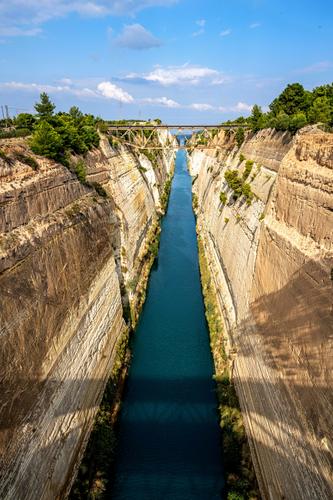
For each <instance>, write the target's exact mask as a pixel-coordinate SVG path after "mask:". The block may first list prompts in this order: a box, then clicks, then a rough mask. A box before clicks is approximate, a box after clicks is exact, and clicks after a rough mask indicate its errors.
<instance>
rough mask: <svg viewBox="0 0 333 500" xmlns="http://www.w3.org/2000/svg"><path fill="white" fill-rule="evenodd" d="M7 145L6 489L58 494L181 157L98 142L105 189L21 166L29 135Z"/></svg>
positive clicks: (9, 493)
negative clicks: (126, 292)
mask: <svg viewBox="0 0 333 500" xmlns="http://www.w3.org/2000/svg"><path fill="white" fill-rule="evenodd" d="M166 139H167V138H165V137H164V135H163V136H162V135H161V137H160V141H161V143H162V144H164V142H165V140H166ZM1 148H2V150H3V151H4V152H5V154H6V157H7V159H0V290H1V294H0V319H1V324H0V337H1V354H0V357H1V361H0V379H1V394H0V407H1V414H0V415H1V429H0V461H1V462H0V475H1V476H0V497H1V498H13V499H19V498H24V499H36V498H45V499H49V498H58V497H62V496H63V495H64V494H65V492H66V491H67V490H68V485H69V484H70V482H71V480H72V476H73V472H74V471H75V469H76V467H77V465H78V463H79V459H80V457H81V455H82V453H83V451H84V447H85V443H86V442H87V439H88V437H89V433H90V430H91V427H92V424H93V422H94V417H95V414H96V411H97V409H98V405H99V403H100V400H101V397H102V394H103V391H104V388H105V385H106V382H107V379H108V377H109V375H110V372H111V370H112V365H113V361H114V356H115V351H116V346H117V341H118V339H119V338H120V336H121V334H122V332H123V331H124V329H125V322H124V319H123V307H122V302H123V299H124V297H122V293H123V289H124V284H125V283H126V282H127V281H128V280H129V279H131V278H132V277H134V276H135V277H136V278H137V277H140V276H139V275H140V269H141V266H140V262H141V261H140V259H141V257H142V254H143V251H144V248H145V245H146V235H147V233H148V231H149V228H150V227H151V225H152V224H153V223H154V222H155V221H156V220H157V215H158V212H159V211H160V195H161V193H162V191H163V184H164V182H165V180H166V178H167V175H168V173H169V172H170V170H171V168H172V164H173V158H174V155H173V153H172V152H170V151H169V152H164V153H163V154H162V155H161V157H160V158H159V160H158V161H157V162H156V164H155V165H154V166H153V165H152V163H151V162H149V161H148V160H147V159H145V160H144V165H143V164H142V163H143V160H140V157H139V155H138V154H136V153H135V152H132V153H131V152H130V151H128V150H126V149H125V148H122V147H121V148H120V149H118V150H114V149H112V148H111V147H110V145H109V142H108V141H107V140H106V139H102V141H101V146H100V148H99V149H96V150H95V151H93V152H91V153H89V154H88V156H87V158H86V160H85V161H86V166H87V180H88V181H89V182H90V183H92V182H97V183H98V184H99V185H101V186H102V187H103V189H104V191H105V193H104V195H100V194H98V193H97V192H96V190H95V189H93V188H91V187H89V186H87V185H84V184H82V183H80V182H79V181H78V179H77V177H76V176H75V175H74V174H72V173H71V172H70V171H69V170H68V169H67V168H65V167H63V166H62V165H60V164H56V163H54V162H51V161H49V160H46V159H44V158H39V157H35V159H36V161H37V162H38V166H39V168H38V170H36V171H34V170H33V169H32V168H30V167H29V166H27V165H25V164H23V163H21V162H20V161H19V160H18V159H17V155H18V154H21V155H22V154H25V155H27V154H28V155H30V156H33V155H32V154H31V152H30V151H29V150H28V148H27V146H26V144H25V143H24V141H23V140H8V141H6V142H5V143H3V144H1ZM142 167H144V169H143V168H142ZM146 174H147V175H146ZM105 194H106V195H107V196H106V195H105Z"/></svg>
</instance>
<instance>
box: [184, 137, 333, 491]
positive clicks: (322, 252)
mask: <svg viewBox="0 0 333 500" xmlns="http://www.w3.org/2000/svg"><path fill="white" fill-rule="evenodd" d="M240 154H243V155H244V156H245V158H246V160H253V161H254V162H255V163H254V166H253V168H252V172H251V174H250V176H249V178H248V180H247V182H249V183H250V184H251V187H252V191H253V192H254V194H255V198H254V200H253V201H252V203H251V205H250V206H248V205H247V204H246V203H245V199H244V197H241V198H240V199H239V200H237V201H236V202H235V201H233V199H232V191H231V190H230V189H229V188H228V186H227V184H226V181H225V179H224V173H225V171H226V169H227V168H228V167H230V168H237V169H239V171H240V174H242V172H243V171H244V166H245V160H243V161H241V160H242V158H240V157H239V155H240ZM190 168H191V172H192V175H193V176H196V175H197V176H198V177H197V178H196V180H195V182H194V192H195V194H196V195H197V196H198V230H199V232H200V234H201V236H202V239H203V242H204V245H205V250H206V254H207V257H208V260H209V264H210V268H211V272H212V277H213V279H214V283H215V288H216V292H217V296H218V299H219V303H220V306H221V311H222V314H223V318H224V320H225V327H226V333H227V334H228V335H227V341H226V348H227V350H229V353H230V356H231V358H232V373H233V379H234V381H235V384H236V387H237V390H238V394H239V397H240V402H241V406H242V410H243V414H244V419H245V425H246V428H247V432H248V435H249V438H250V444H251V448H252V455H253V460H254V464H255V467H256V470H257V475H258V480H259V483H260V487H261V491H262V494H263V496H264V497H265V498H273V499H275V498H288V499H289V498H290V499H291V498H292V499H293V500H294V499H303V500H304V499H309V500H310V499H314V498H315V499H330V498H332V497H333V482H332V481H333V477H332V470H333V417H332V415H333V393H332V386H333V384H332V382H333V380H332V379H333V375H332V373H333V336H332V332H333V316H332V286H333V282H332V278H333V274H332V271H333V246H332V243H333V242H332V240H333V213H332V212H333V136H332V134H327V133H324V132H322V131H320V130H318V129H313V128H312V129H309V128H308V129H304V130H302V131H300V132H299V133H298V134H297V135H296V136H295V137H291V136H290V135H289V134H288V133H281V132H274V131H270V130H265V131H261V132H259V133H257V134H255V135H253V134H248V136H247V139H246V140H245V142H244V143H243V145H242V147H241V149H240V150H238V148H237V147H236V144H235V140H234V136H233V134H226V133H224V132H221V133H220V134H219V136H218V137H217V138H215V140H214V143H213V149H212V150H211V151H210V152H200V151H194V152H193V153H192V155H191V160H190ZM221 191H224V192H225V193H226V194H227V198H228V202H227V204H226V206H224V205H222V203H221V202H220V199H219V195H220V192H221Z"/></svg>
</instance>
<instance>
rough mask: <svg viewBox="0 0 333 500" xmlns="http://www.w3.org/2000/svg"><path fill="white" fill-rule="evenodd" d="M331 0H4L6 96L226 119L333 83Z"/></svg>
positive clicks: (102, 111) (109, 111)
mask: <svg viewBox="0 0 333 500" xmlns="http://www.w3.org/2000/svg"><path fill="white" fill-rule="evenodd" d="M332 33H333V2H331V1H329V0H317V1H316V2H313V0H289V1H286V0H279V1H278V0H10V1H8V0H0V61H1V76H0V104H2V105H4V104H7V105H8V106H10V112H11V113H12V114H13V113H15V112H19V111H21V110H22V111H23V110H24V111H32V110H33V104H34V102H36V100H37V99H38V95H39V93H40V92H41V91H44V90H45V91H46V92H48V93H49V94H50V96H51V97H52V100H53V101H54V102H55V103H56V105H57V109H59V110H60V109H61V110H67V109H68V108H69V107H70V106H71V105H77V106H79V107H80V108H81V109H82V110H83V111H84V112H89V113H94V114H98V115H100V116H102V117H103V118H109V119H120V118H155V117H160V118H161V119H162V120H163V121H165V122H167V123H171V122H175V121H178V122H180V121H182V122H189V123H199V122H208V123H219V122H221V121H223V120H225V119H228V118H233V117H236V116H239V115H241V114H243V115H247V114H248V113H249V110H250V109H251V106H252V105H253V104H254V103H257V104H260V105H261V106H263V107H264V108H265V107H266V106H267V105H268V104H269V103H270V102H271V101H272V100H273V99H274V98H275V97H276V96H277V95H278V94H279V93H280V92H281V90H283V88H284V87H285V85H286V84H287V83H292V82H296V81H299V82H301V83H302V84H303V85H304V86H305V87H306V88H308V89H311V88H312V87H314V86H317V85H320V84H323V83H330V82H332V81H333V50H332V49H333V42H332V40H333V37H332Z"/></svg>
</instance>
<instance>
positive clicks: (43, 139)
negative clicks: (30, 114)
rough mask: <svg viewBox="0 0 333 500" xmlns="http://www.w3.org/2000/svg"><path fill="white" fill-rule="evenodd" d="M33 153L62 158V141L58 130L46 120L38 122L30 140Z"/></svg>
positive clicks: (53, 158)
mask: <svg viewBox="0 0 333 500" xmlns="http://www.w3.org/2000/svg"><path fill="white" fill-rule="evenodd" d="M30 147H31V149H32V151H33V152H34V153H36V154H37V155H41V156H46V157H47V158H51V159H52V160H58V161H62V160H63V152H64V147H63V142H62V139H61V137H60V135H59V134H58V132H57V131H56V130H55V129H54V127H52V125H50V124H49V123H48V122H47V121H41V122H39V123H38V124H37V125H36V127H35V131H34V133H33V136H32V138H31V140H30Z"/></svg>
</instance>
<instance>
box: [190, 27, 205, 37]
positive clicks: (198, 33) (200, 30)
mask: <svg viewBox="0 0 333 500" xmlns="http://www.w3.org/2000/svg"><path fill="white" fill-rule="evenodd" d="M204 33H205V30H204V28H200V29H199V30H198V31H194V32H193V33H192V36H194V37H196V36H200V35H203V34H204Z"/></svg>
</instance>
